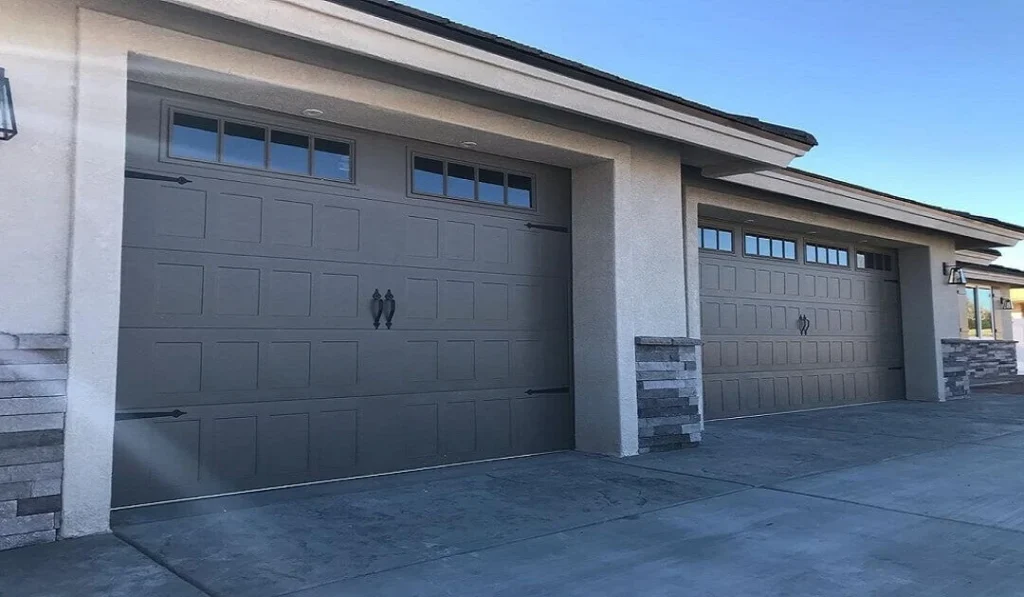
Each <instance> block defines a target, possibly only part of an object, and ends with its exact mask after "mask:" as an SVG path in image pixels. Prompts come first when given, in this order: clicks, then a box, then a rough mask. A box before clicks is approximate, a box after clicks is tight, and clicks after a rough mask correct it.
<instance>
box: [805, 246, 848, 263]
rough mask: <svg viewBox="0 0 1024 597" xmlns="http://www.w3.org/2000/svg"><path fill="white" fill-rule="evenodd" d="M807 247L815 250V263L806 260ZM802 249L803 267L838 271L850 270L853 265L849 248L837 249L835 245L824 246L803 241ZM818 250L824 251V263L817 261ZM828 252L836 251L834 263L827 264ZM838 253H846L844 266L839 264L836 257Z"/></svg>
mask: <svg viewBox="0 0 1024 597" xmlns="http://www.w3.org/2000/svg"><path fill="white" fill-rule="evenodd" d="M809 247H814V249H815V251H814V252H815V261H810V260H809V259H807V257H808V255H807V249H808V248H809ZM803 249H804V250H803V262H804V265H821V266H824V267H831V268H838V269H850V267H851V266H852V265H853V260H851V259H850V248H849V247H838V246H835V245H826V244H822V243H817V242H809V241H807V240H804V246H803ZM819 249H824V250H825V261H818V260H817V253H818V251H819ZM829 251H836V262H835V263H829V262H828V252H829ZM840 252H842V253H846V265H843V264H841V263H839V257H838V256H839V254H840Z"/></svg>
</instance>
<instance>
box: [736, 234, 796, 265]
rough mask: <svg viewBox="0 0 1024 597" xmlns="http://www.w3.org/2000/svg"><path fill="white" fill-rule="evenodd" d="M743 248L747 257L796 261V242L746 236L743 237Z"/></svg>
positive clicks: (754, 235) (752, 235) (753, 235)
mask: <svg viewBox="0 0 1024 597" xmlns="http://www.w3.org/2000/svg"><path fill="white" fill-rule="evenodd" d="M743 248H744V252H745V253H746V254H747V255H756V256H758V257H773V258H775V259H789V260H795V259H796V242H795V241H791V240H786V239H783V238H772V237H768V236H758V235H756V234H747V235H746V236H745V237H744V247H743Z"/></svg>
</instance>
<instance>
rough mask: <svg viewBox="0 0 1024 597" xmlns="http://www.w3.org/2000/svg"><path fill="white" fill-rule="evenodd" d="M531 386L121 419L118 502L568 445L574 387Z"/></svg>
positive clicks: (216, 407)
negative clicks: (537, 390)
mask: <svg viewBox="0 0 1024 597" xmlns="http://www.w3.org/2000/svg"><path fill="white" fill-rule="evenodd" d="M525 390H526V388H517V389H510V390H492V391H483V392H469V393H465V392H463V393H450V392H445V393H436V394H430V393H424V394H418V395H415V396H372V397H353V398H344V399H337V398H334V399H323V400H304V401H298V402H291V401H284V402H268V403H245V404H231V405H223V404H219V405H210V406H200V407H192V408H190V409H189V412H188V414H187V415H185V416H184V417H182V418H181V419H175V420H170V421H163V420H161V421H157V420H135V421H118V422H117V423H116V425H117V430H116V434H115V435H116V437H117V448H116V450H115V459H114V478H115V486H116V487H117V492H116V494H115V499H116V503H115V506H119V505H125V504H132V503H140V502H150V501H154V500H164V499H177V498H184V497H192V496H199V495H212V494H218V493H226V492H233V491H244V490H247V489H253V488H258V487H266V486H275V485H286V484H291V483H301V482H308V481H315V480H321V479H333V478H339V477H346V476H353V475H362V474H372V473H378V472H384V471H389V470H394V469H395V468H396V463H400V467H401V468H416V467H421V466H434V465H438V464H445V463H451V462H459V461H463V460H474V459H482V458H496V457H501V456H509V455H512V454H521V453H532V452H544V451H550V450H559V449H565V448H568V447H570V444H569V441H568V438H569V437H570V434H568V433H567V432H568V431H569V430H571V425H572V421H571V419H572V414H571V413H572V408H571V402H570V401H569V398H568V395H567V394H561V395H543V396H532V397H531V396H528V395H526V394H525Z"/></svg>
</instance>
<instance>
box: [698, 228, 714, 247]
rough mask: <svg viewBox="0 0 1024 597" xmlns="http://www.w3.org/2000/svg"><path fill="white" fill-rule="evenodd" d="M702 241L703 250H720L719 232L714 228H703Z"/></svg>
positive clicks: (701, 232)
mask: <svg viewBox="0 0 1024 597" xmlns="http://www.w3.org/2000/svg"><path fill="white" fill-rule="evenodd" d="M700 239H701V248H702V249H712V250H717V249H718V231H717V230H715V229H714V228H702V229H701V231H700Z"/></svg>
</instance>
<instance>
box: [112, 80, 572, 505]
mask: <svg viewBox="0 0 1024 597" xmlns="http://www.w3.org/2000/svg"><path fill="white" fill-rule="evenodd" d="M129 106H130V110H129V136H128V143H129V148H128V164H127V168H128V172H127V173H126V189H125V227H124V242H123V246H124V249H123V266H122V302H121V330H120V350H119V363H118V392H117V423H116V432H115V462H114V500H115V505H118V506H121V505H130V504H139V503H148V502H153V501H160V500H169V499H176V498H184V497H191V496H202V495H211V494H219V493H225V492H233V491H240V490H249V489H255V488H266V487H274V486H283V485H289V484H296V483H304V482H311V481H317V480H325V479H335V478H344V477H349V476H354V475H363V474H370V473H379V472H386V471H396V470H403V469H412V468H418V467H424V466H432V465H440V464H446V463H454V462H463V461H471V460H479V459H485V458H493V457H503V456H510V455H518V454H528V453H537V452H545V451H551V450H557V449H564V448H571V447H572V407H571V401H570V395H569V323H568V322H569V316H568V313H569V307H568V305H569V235H568V234H567V232H566V230H565V228H564V227H565V226H566V225H567V223H568V219H569V178H568V175H567V173H566V172H565V171H564V170H560V169H556V168H550V167H546V166H541V165H538V164H532V163H524V162H513V161H509V160H504V159H499V158H494V157H491V156H482V155H476V154H473V153H470V152H468V151H461V150H452V149H445V148H439V147H432V146H428V145H424V144H420V143H416V142H413V141H410V140H405V139H400V138H394V137H388V136H383V135H374V134H370V133H366V132H363V131H348V130H334V129H331V128H327V127H324V126H322V125H321V124H320V123H317V122H314V121H310V120H305V119H296V120H291V119H288V118H285V117H278V116H274V115H268V114H263V113H258V112H254V111H250V110H242V109H240V108H237V107H233V106H228V105H220V104H216V103H213V102H209V101H202V100H198V99H196V98H191V97H188V96H178V95H174V94H171V93H169V92H162V91H159V90H155V89H152V88H147V87H135V88H132V90H131V93H130V102H129Z"/></svg>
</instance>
